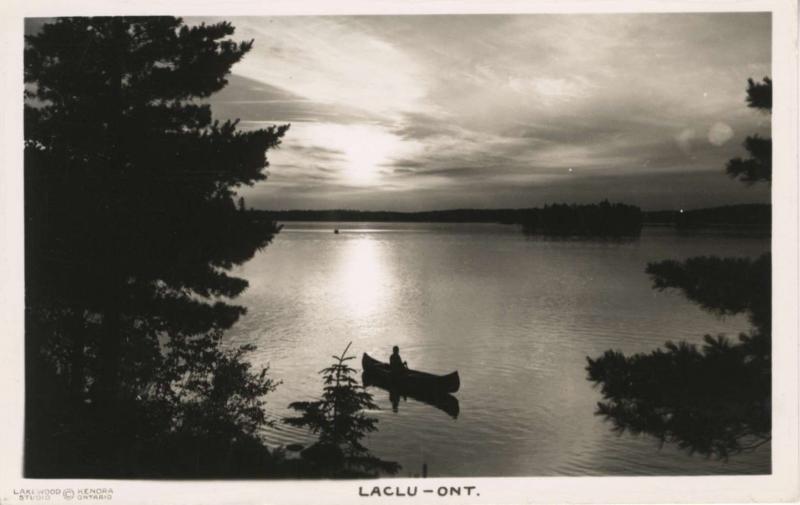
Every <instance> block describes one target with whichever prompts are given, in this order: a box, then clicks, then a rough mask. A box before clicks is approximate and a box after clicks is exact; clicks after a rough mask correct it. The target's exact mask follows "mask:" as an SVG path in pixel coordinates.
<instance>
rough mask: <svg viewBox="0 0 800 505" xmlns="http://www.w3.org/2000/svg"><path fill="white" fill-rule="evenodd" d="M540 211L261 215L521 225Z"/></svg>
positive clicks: (278, 218)
mask: <svg viewBox="0 0 800 505" xmlns="http://www.w3.org/2000/svg"><path fill="white" fill-rule="evenodd" d="M536 211H537V209H453V210H432V211H425V212H392V211H384V210H378V211H371V210H349V209H336V210H279V211H261V212H264V213H266V214H268V215H269V217H270V219H273V220H275V221H369V222H407V223H501V224H521V223H522V222H523V221H525V220H526V219H527V218H528V217H529V216H530V215H531V214H533V213H535V212H536Z"/></svg>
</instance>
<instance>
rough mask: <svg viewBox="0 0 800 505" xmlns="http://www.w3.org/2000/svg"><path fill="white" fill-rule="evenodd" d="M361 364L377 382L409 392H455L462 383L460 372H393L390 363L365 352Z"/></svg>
mask: <svg viewBox="0 0 800 505" xmlns="http://www.w3.org/2000/svg"><path fill="white" fill-rule="evenodd" d="M361 366H362V367H363V369H364V372H365V373H367V372H368V373H369V374H370V376H371V377H372V378H373V379H374V381H375V382H378V381H380V382H383V383H384V384H386V385H387V386H395V387H397V388H399V389H400V390H404V391H407V392H412V391H413V392H423V393H455V392H456V391H458V388H459V386H460V385H461V379H459V377H458V372H453V373H449V374H447V375H434V374H431V373H426V372H418V371H416V370H406V371H405V373H403V374H402V375H395V374H393V373H392V371H391V368H390V367H389V364H388V363H383V362H381V361H378V360H376V359H375V358H373V357H371V356H370V355H369V354H367V353H364V356H363V357H362V358H361Z"/></svg>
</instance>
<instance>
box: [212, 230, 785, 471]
mask: <svg viewBox="0 0 800 505" xmlns="http://www.w3.org/2000/svg"><path fill="white" fill-rule="evenodd" d="M334 228H339V229H340V231H341V232H340V233H339V234H334V233H333V229H334ZM768 248H769V239H768V238H766V237H747V236H738V237H732V236H726V235H722V234H714V233H708V234H692V235H680V234H677V233H676V232H674V231H673V230H671V229H646V230H645V232H644V233H643V235H642V237H641V239H640V240H638V241H633V242H625V243H618V242H603V241H568V240H567V241H565V240H547V239H542V238H537V239H530V238H526V237H525V236H524V235H522V234H521V233H519V232H518V231H517V230H516V228H514V227H509V226H502V225H476V224H469V225H461V224H457V225H454V224H403V223H288V224H287V226H286V227H285V229H284V230H283V231H282V232H281V233H280V234H279V235H278V236H277V238H276V239H275V241H274V242H273V243H272V244H271V245H270V246H269V247H267V248H266V249H264V250H263V251H262V252H260V253H259V254H258V255H257V256H256V257H255V258H253V259H252V260H251V261H250V262H248V263H246V264H245V265H243V266H242V267H240V268H239V269H238V270H237V271H236V272H235V273H236V274H237V275H239V276H242V277H244V278H246V279H247V280H248V281H249V282H250V288H249V289H248V290H247V291H246V292H245V294H244V295H243V296H242V297H241V298H240V299H239V300H238V302H239V303H241V304H243V305H245V306H246V307H247V308H248V313H247V315H246V316H245V317H244V318H243V319H242V320H241V321H240V322H239V323H238V324H237V325H236V326H235V327H234V328H233V329H232V330H231V331H230V332H229V333H228V335H227V338H228V339H229V341H230V342H232V343H255V344H257V345H258V351H257V352H256V353H254V354H253V355H252V356H251V358H252V361H253V362H254V363H256V364H258V365H262V364H266V363H269V364H270V375H271V376H272V377H274V378H276V379H280V380H282V381H283V384H282V385H281V386H280V387H279V388H278V390H277V391H275V392H274V393H272V394H271V395H269V397H268V410H269V412H270V414H271V416H273V417H274V418H275V419H279V418H280V417H281V416H284V415H288V414H290V411H289V410H288V409H287V408H286V407H287V405H288V404H289V403H290V402H291V401H295V400H304V399H314V398H315V397H317V396H318V395H319V394H320V390H321V382H320V378H319V376H318V375H317V372H318V371H319V370H320V369H322V368H323V367H324V366H326V365H327V364H328V363H329V362H330V356H331V355H332V354H334V353H338V352H340V351H341V350H342V349H343V348H344V347H345V345H347V343H348V342H350V341H352V342H353V346H352V349H353V350H354V352H355V353H357V355H358V357H359V359H358V360H357V361H356V362H355V363H356V364H355V366H356V368H359V369H360V356H361V353H363V352H368V353H370V354H371V355H373V356H375V357H379V358H382V359H384V360H387V359H388V355H389V353H390V352H391V347H392V345H399V346H400V348H401V352H402V355H403V358H404V359H405V360H407V361H408V363H409V365H410V366H411V367H412V368H416V369H420V370H426V371H430V372H435V373H446V372H450V371H452V370H454V369H458V370H459V373H460V375H461V390H460V391H459V392H458V393H457V394H456V397H457V398H458V401H459V407H460V413H459V415H458V417H457V418H456V419H453V418H452V417H451V416H449V415H448V414H446V413H445V412H443V411H441V410H438V409H435V408H433V407H431V406H429V405H426V404H423V403H419V402H416V401H414V400H412V399H408V400H406V401H403V400H402V399H401V401H400V405H399V409H398V411H397V412H393V411H392V408H391V404H390V402H389V394H388V393H387V392H385V391H383V390H380V389H371V391H372V392H373V394H374V395H375V398H376V400H377V403H378V404H379V405H380V407H381V410H378V411H375V412H374V413H373V415H374V416H376V417H378V418H379V419H380V421H379V425H378V426H379V431H378V432H376V433H373V434H371V435H370V436H369V437H368V439H367V442H368V443H367V445H368V446H369V447H370V449H371V450H372V451H373V452H374V453H375V454H376V455H378V456H380V457H381V458H384V459H390V460H396V461H399V462H400V463H401V464H402V465H403V470H402V471H401V473H400V476H408V475H413V474H415V473H419V472H420V468H421V466H422V464H423V462H425V463H427V464H428V467H429V471H430V474H431V475H433V476H467V475H472V476H522V475H585V474H592V475H594V474H600V475H608V474H647V475H653V474H711V473H768V472H769V469H770V451H769V446H768V445H766V446H763V447H762V448H760V449H759V450H758V451H757V452H755V453H752V454H744V455H739V456H736V457H733V458H731V459H730V460H729V461H727V462H725V461H717V460H714V459H706V458H704V457H700V456H690V455H688V454H686V453H685V452H683V451H680V450H678V449H677V448H675V447H671V446H665V447H663V448H661V449H659V447H658V442H657V441H656V440H654V439H652V438H649V437H647V436H638V437H637V436H633V435H629V434H623V435H617V434H615V433H613V432H612V431H611V426H610V424H608V423H605V422H603V420H602V418H599V417H597V416H595V415H593V414H594V411H595V405H596V403H597V401H598V400H600V398H601V397H600V393H599V391H598V390H596V389H595V388H593V387H592V384H591V383H589V382H588V381H587V380H586V372H585V370H584V367H585V366H586V356H592V357H596V356H598V355H600V354H602V353H603V352H604V351H605V350H607V349H611V348H613V349H618V350H621V351H623V352H625V353H635V352H646V351H650V350H652V349H654V348H655V347H658V346H661V345H663V343H664V342H665V341H666V340H680V339H686V340H689V341H691V342H695V343H699V342H701V340H702V336H703V335H704V334H706V333H710V334H718V333H725V334H728V335H729V336H732V337H735V336H736V335H737V334H738V332H740V331H744V330H746V329H747V328H748V324H747V321H746V319H745V318H744V317H742V316H737V317H729V318H724V319H720V318H717V317H715V316H713V315H710V314H708V313H706V312H703V311H702V310H701V309H700V308H698V307H697V306H696V305H694V304H692V303H691V302H689V301H687V300H686V299H685V298H683V297H682V295H681V294H680V293H678V292H674V291H667V292H658V291H655V290H653V289H652V288H651V282H650V279H649V278H648V276H647V275H646V274H645V267H646V265H647V263H648V262H650V261H658V260H663V259H683V258H687V257H690V256H697V255H710V254H714V255H720V256H735V255H744V256H756V255H758V254H760V253H762V252H765V251H767V250H768ZM264 437H265V438H266V440H267V441H268V442H269V443H270V444H272V445H279V444H284V445H285V444H289V443H292V442H301V443H308V442H309V441H312V440H313V437H311V436H309V435H308V434H307V433H306V432H304V431H303V430H298V429H295V428H291V427H288V426H285V425H280V423H278V425H277V426H276V428H274V429H269V430H267V431H265V433H264Z"/></svg>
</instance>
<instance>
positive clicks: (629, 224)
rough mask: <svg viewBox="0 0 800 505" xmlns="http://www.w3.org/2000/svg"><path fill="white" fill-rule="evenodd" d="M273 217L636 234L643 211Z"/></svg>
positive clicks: (613, 207)
mask: <svg viewBox="0 0 800 505" xmlns="http://www.w3.org/2000/svg"><path fill="white" fill-rule="evenodd" d="M262 212H264V213H265V214H266V215H267V216H269V218H270V219H274V220H275V221H378V222H387V221H402V222H429V223H430V222H436V223H501V224H516V225H521V226H522V228H523V231H525V232H526V233H532V234H542V235H562V236H569V235H582V236H586V235H595V236H625V235H638V234H639V232H640V230H641V227H642V211H641V209H639V208H638V207H635V206H632V205H625V204H622V203H609V202H608V201H604V202H601V203H599V204H591V205H567V204H555V205H545V206H544V207H542V208H529V209H454V210H439V211H428V212H389V211H359V210H289V211H262Z"/></svg>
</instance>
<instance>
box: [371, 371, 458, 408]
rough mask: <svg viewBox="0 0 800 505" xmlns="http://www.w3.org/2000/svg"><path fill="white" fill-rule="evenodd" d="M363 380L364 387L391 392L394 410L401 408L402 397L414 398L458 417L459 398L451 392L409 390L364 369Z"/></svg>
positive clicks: (383, 376) (390, 400) (390, 398)
mask: <svg viewBox="0 0 800 505" xmlns="http://www.w3.org/2000/svg"><path fill="white" fill-rule="evenodd" d="M361 381H362V382H363V384H364V387H376V388H379V389H382V390H384V391H387V392H388V393H389V402H390V403H391V404H392V410H394V411H395V412H397V411H398V410H399V408H400V399H401V397H402V399H403V400H406V399H408V398H411V399H412V400H416V401H418V402H420V403H424V404H426V405H430V406H431V407H435V408H437V409H439V410H441V411H442V412H444V413H446V414H447V415H449V416H450V417H452V418H453V419H457V418H458V413H459V406H458V398H456V397H455V396H453V395H451V394H450V393H443V392H435V391H414V390H411V391H409V390H406V389H403V388H402V387H398V386H396V385H394V384H392V381H390V380H388V379H387V378H386V376H385V375H382V374H376V373H375V372H370V371H364V373H363V374H362V375H361Z"/></svg>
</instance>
